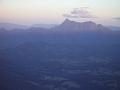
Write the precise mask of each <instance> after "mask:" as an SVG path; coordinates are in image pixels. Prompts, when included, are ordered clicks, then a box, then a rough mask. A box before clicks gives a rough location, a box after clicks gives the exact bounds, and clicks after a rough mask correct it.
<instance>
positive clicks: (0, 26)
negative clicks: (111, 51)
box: [0, 19, 120, 32]
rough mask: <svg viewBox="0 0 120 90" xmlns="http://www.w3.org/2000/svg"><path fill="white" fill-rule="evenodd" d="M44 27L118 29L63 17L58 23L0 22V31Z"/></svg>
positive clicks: (75, 30)
mask: <svg viewBox="0 0 120 90" xmlns="http://www.w3.org/2000/svg"><path fill="white" fill-rule="evenodd" d="M41 29H46V30H48V31H50V30H51V31H57V32H109V31H111V30H120V27H114V26H110V27H107V26H104V25H101V24H96V23H94V22H92V21H87V22H75V21H71V20H69V19H65V20H64V22H63V23H61V24H60V25H54V24H34V25H32V26H26V25H18V24H12V23H0V31H5V30H6V31H11V30H27V31H29V30H32V31H34V30H37V31H39V30H41Z"/></svg>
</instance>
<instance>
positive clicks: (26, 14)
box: [0, 0, 120, 26]
mask: <svg viewBox="0 0 120 90" xmlns="http://www.w3.org/2000/svg"><path fill="white" fill-rule="evenodd" d="M65 18H69V19H71V20H76V21H89V20H92V21H95V22H96V23H102V24H105V25H117V26H120V0H0V22H13V23H23V24H27V23H28V24H36V23H51V24H54V23H60V22H62V21H63V20H64V19H65Z"/></svg>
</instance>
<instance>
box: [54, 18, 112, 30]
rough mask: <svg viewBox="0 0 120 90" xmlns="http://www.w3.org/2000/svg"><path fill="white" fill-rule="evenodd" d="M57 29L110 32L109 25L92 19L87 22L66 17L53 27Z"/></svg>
mask: <svg viewBox="0 0 120 90" xmlns="http://www.w3.org/2000/svg"><path fill="white" fill-rule="evenodd" d="M53 29H54V30H56V31H60V32H61V31H62V32H68V31H69V32H109V31H111V30H110V29H109V28H108V27H105V26H103V25H101V24H96V23H94V22H92V21H87V22H82V23H81V22H75V21H71V20H69V19H66V20H65V21H64V22H63V23H62V24H60V25H59V26H56V27H54V28H53Z"/></svg>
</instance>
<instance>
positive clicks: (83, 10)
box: [63, 7, 96, 18]
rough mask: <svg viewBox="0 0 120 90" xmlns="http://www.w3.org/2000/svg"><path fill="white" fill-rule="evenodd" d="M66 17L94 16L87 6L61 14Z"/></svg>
mask: <svg viewBox="0 0 120 90" xmlns="http://www.w3.org/2000/svg"><path fill="white" fill-rule="evenodd" d="M63 16H64V17H68V18H96V17H95V16H93V15H92V14H91V13H90V12H89V11H88V7H81V8H74V9H73V10H72V11H71V12H70V13H69V14H63Z"/></svg>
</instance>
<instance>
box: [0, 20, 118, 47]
mask: <svg viewBox="0 0 120 90" xmlns="http://www.w3.org/2000/svg"><path fill="white" fill-rule="evenodd" d="M3 26H4V27H5V25H3ZM8 26H11V25H8V24H7V26H6V27H8ZM17 26H18V25H17ZM4 27H1V28H0V34H1V35H0V39H1V40H0V42H1V44H0V48H6V47H14V46H16V45H17V44H20V43H23V42H39V41H43V42H48V43H75V44H77V43H78V44H79V43H89V44H90V43H93V42H94V43H96V44H97V43H98V44H99V43H101V42H104V43H111V42H115V43H119V42H118V41H117V40H119V38H120V31H113V30H111V29H109V28H108V27H105V26H103V25H101V24H96V23H94V22H91V21H88V22H82V23H81V22H75V21H71V20H68V19H66V20H64V22H63V23H61V24H60V25H56V26H54V27H51V28H42V27H38V26H37V27H36V26H33V27H29V28H19V27H16V25H15V27H14V25H13V24H12V28H13V27H14V29H13V30H8V28H7V29H6V28H4ZM22 27H23V26H22ZM10 29H11V28H10Z"/></svg>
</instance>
